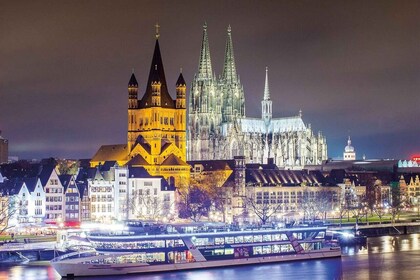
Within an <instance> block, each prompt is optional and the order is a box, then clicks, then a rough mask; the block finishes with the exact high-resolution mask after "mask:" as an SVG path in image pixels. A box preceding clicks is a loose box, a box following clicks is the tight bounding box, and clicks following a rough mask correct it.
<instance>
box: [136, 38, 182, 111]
mask: <svg viewBox="0 0 420 280" xmlns="http://www.w3.org/2000/svg"><path fill="white" fill-rule="evenodd" d="M158 34H159V33H156V44H155V50H154V52H153V58H152V64H151V65H150V72H149V79H148V80H147V86H146V92H145V94H144V96H143V98H142V99H141V100H140V102H139V107H140V108H146V107H153V106H162V107H164V108H175V104H174V101H173V99H172V97H171V96H170V95H169V92H168V86H167V84H166V77H165V70H164V68H163V62H162V56H161V54H160V47H159V40H158V38H159V35H158Z"/></svg>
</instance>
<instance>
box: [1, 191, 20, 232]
mask: <svg viewBox="0 0 420 280" xmlns="http://www.w3.org/2000/svg"><path fill="white" fill-rule="evenodd" d="M18 212H19V203H18V201H17V198H16V197H14V196H9V195H1V194H0V234H2V233H3V232H5V231H7V230H9V229H11V228H13V227H14V226H15V225H13V224H11V223H10V222H11V219H13V218H14V217H15V216H16V214H18Z"/></svg>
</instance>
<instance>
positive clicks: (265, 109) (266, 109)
mask: <svg viewBox="0 0 420 280" xmlns="http://www.w3.org/2000/svg"><path fill="white" fill-rule="evenodd" d="M261 112H262V119H263V120H264V123H265V126H268V125H269V124H270V122H271V118H272V115H273V114H272V101H271V99H270V89H269V87H268V67H266V68H265V85H264V98H263V100H262V101H261Z"/></svg>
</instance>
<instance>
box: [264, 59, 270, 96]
mask: <svg viewBox="0 0 420 280" xmlns="http://www.w3.org/2000/svg"><path fill="white" fill-rule="evenodd" d="M264 100H270V88H269V86H268V67H265V84H264Z"/></svg>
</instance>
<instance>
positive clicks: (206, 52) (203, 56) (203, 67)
mask: <svg viewBox="0 0 420 280" xmlns="http://www.w3.org/2000/svg"><path fill="white" fill-rule="evenodd" d="M198 78H199V79H203V80H212V79H213V70H212V67H211V58H210V47H209V38H208V35H207V23H204V25H203V41H202V43H201V52H200V62H199V65H198Z"/></svg>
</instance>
